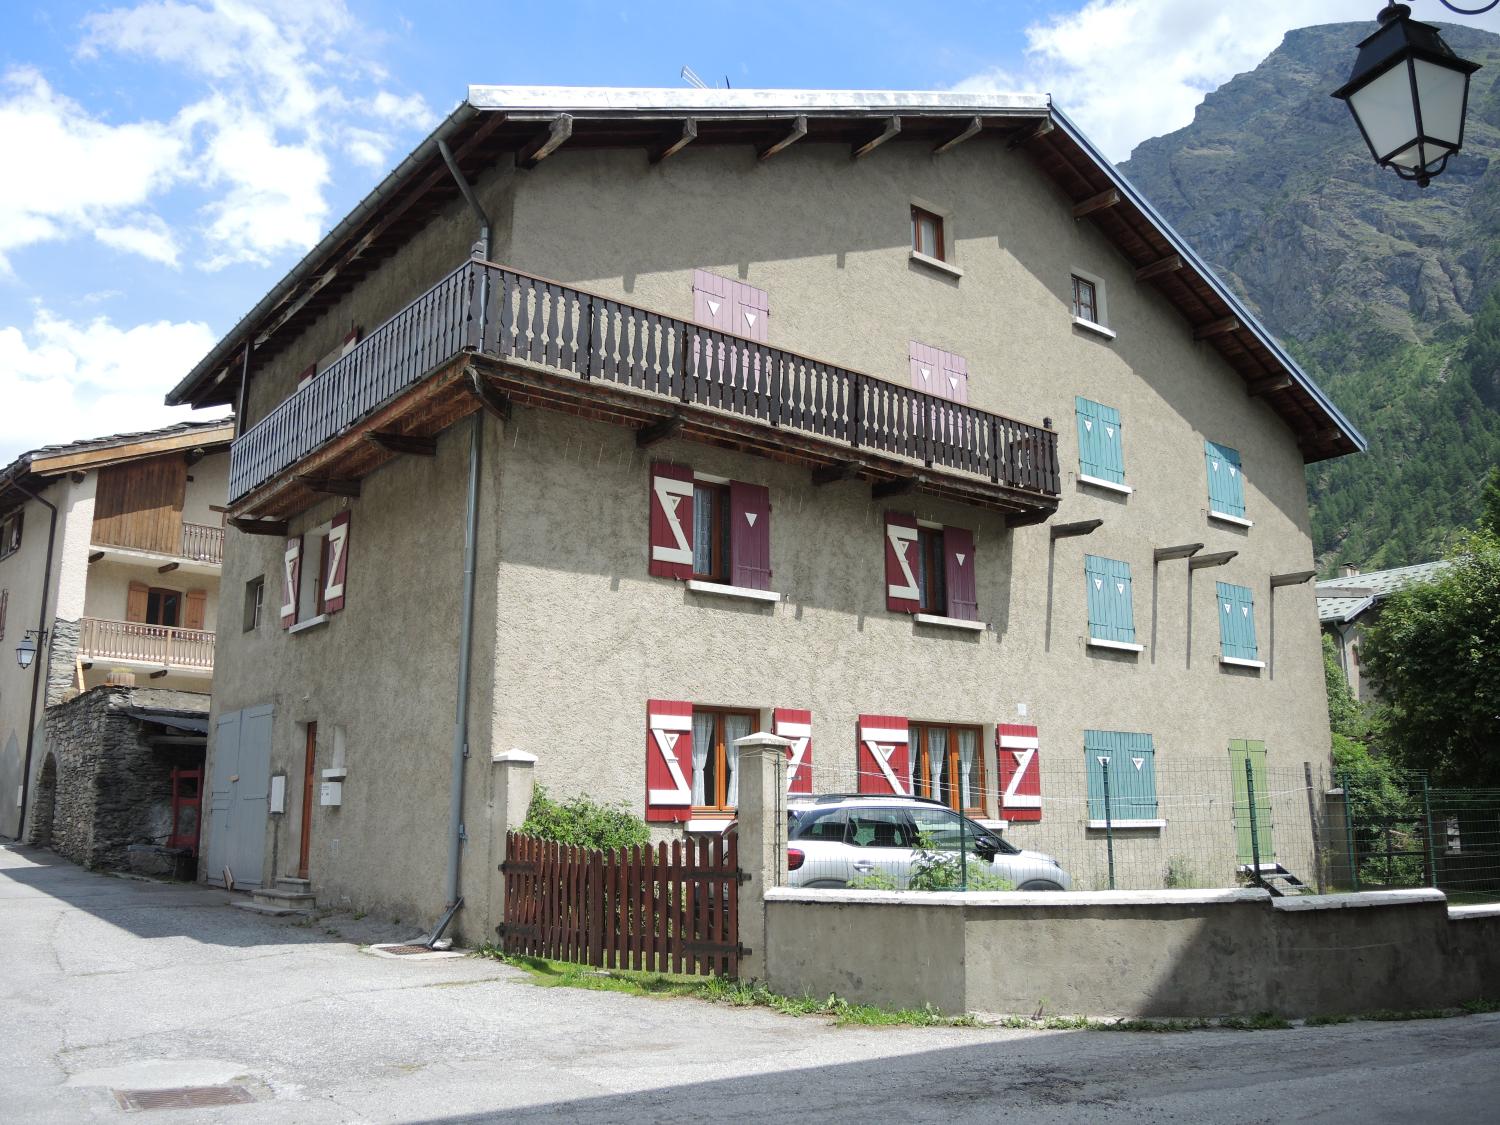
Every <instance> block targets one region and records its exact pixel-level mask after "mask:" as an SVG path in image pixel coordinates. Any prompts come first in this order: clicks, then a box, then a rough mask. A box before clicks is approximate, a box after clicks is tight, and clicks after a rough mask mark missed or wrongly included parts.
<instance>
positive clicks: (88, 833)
mask: <svg viewBox="0 0 1500 1125" xmlns="http://www.w3.org/2000/svg"><path fill="white" fill-rule="evenodd" d="M208 704H209V697H208V696H206V695H200V694H197V693H194V692H181V691H162V690H153V689H150V688H120V687H99V688H95V689H94V690H92V691H88V692H85V693H84V694H82V695H80V696H78V697H77V698H75V699H71V700H69V701H68V702H66V703H60V704H57V705H56V706H53V707H49V708H48V710H47V718H46V730H47V746H48V749H49V753H51V754H52V755H53V756H55V758H56V761H57V785H56V798H55V806H54V810H53V814H52V816H51V818H50V823H51V839H50V844H51V847H52V848H53V850H54V851H57V852H58V853H59V854H61V855H64V856H66V857H67V858H69V859H71V860H73V861H74V862H75V863H80V864H83V865H84V866H86V867H121V868H123V867H126V866H127V865H128V848H129V847H130V845H131V844H143V843H164V842H165V840H166V837H167V835H168V833H169V831H170V825H171V774H172V770H173V768H174V767H176V766H179V765H186V764H189V763H187V762H185V761H184V760H183V757H184V755H183V752H182V751H179V750H174V749H157V748H154V747H153V746H152V745H151V744H150V743H149V742H148V741H147V738H146V731H145V729H144V726H143V723H142V722H141V721H140V720H138V719H135V718H132V717H131V716H130V714H129V713H128V712H129V710H130V709H131V708H153V709H162V710H172V711H189V712H196V713H202V714H204V715H206V714H207V712H208ZM186 754H187V755H188V756H194V755H196V758H197V760H198V761H201V759H202V751H201V750H196V751H194V750H191V749H189V750H188V751H186ZM46 797H47V794H46V793H45V791H44V790H41V789H39V791H38V796H37V799H38V800H45V799H46ZM33 809H34V812H33V817H35V822H36V823H39V824H40V823H45V822H47V820H48V818H47V817H46V815H45V810H37V809H36V806H35V805H33ZM38 814H40V815H38ZM37 842H38V843H42V842H44V841H41V840H38V841H37Z"/></svg>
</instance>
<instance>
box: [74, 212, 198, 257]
mask: <svg viewBox="0 0 1500 1125" xmlns="http://www.w3.org/2000/svg"><path fill="white" fill-rule="evenodd" d="M94 237H95V238H97V239H98V240H99V241H100V242H102V243H104V244H105V245H106V246H113V247H114V248H115V249H116V250H125V251H128V252H130V253H132V254H139V255H140V256H141V257H143V258H149V259H150V260H151V261H153V262H160V263H161V264H162V265H164V266H173V267H175V266H176V265H177V256H178V254H179V253H180V251H181V248H180V247H179V246H178V245H177V236H176V235H174V234H173V233H172V229H171V228H170V227H168V226H167V224H166V223H165V222H163V221H162V218H161V216H160V215H150V214H146V215H135V216H132V217H130V219H129V220H128V221H127V222H126V223H125V224H123V225H121V226H113V227H98V228H96V229H95V231H94Z"/></svg>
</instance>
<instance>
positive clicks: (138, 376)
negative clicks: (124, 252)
mask: <svg viewBox="0 0 1500 1125" xmlns="http://www.w3.org/2000/svg"><path fill="white" fill-rule="evenodd" d="M214 340H215V336H214V333H213V332H212V330H210V329H209V327H208V325H206V324H201V323H198V322H196V321H189V322H185V323H172V322H170V321H155V322H153V323H148V324H138V325H136V326H134V327H132V328H128V329H122V328H120V327H118V326H117V325H115V324H113V323H111V322H110V321H109V320H108V319H107V318H105V317H98V318H96V319H94V320H90V321H88V322H86V323H75V322H73V321H71V320H65V319H61V318H59V317H57V316H55V315H53V314H52V313H51V312H49V311H48V310H46V309H38V310H37V312H36V314H35V316H34V318H33V321H32V324H31V326H30V329H29V330H23V329H22V328H18V327H15V326H8V327H5V328H0V402H3V403H5V409H4V410H0V464H6V463H8V462H9V461H10V460H11V459H13V458H14V457H15V456H16V455H17V454H19V453H22V452H24V451H26V450H28V449H35V448H36V447H37V446H40V445H47V444H51V443H53V442H65V441H77V440H80V439H82V438H88V437H99V436H103V435H105V434H115V433H124V432H128V431H132V430H142V429H151V428H153V427H156V426H165V425H170V424H171V423H173V422H182V421H187V420H189V419H191V418H209V417H213V416H214V415H213V414H212V413H211V412H206V411H198V412H188V411H186V410H184V409H183V408H181V407H167V406H163V405H162V395H163V393H164V390H165V388H166V387H169V386H171V384H172V383H173V382H174V381H175V380H176V379H178V378H179V377H180V376H181V375H182V374H183V373H184V372H186V371H188V370H189V369H191V367H192V366H193V364H195V363H197V362H198V360H200V359H202V358H203V356H204V355H205V354H206V353H207V352H208V350H209V348H210V347H212V346H213V343H214Z"/></svg>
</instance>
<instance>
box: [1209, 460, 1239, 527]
mask: <svg viewBox="0 0 1500 1125" xmlns="http://www.w3.org/2000/svg"><path fill="white" fill-rule="evenodd" d="M1203 458H1204V461H1205V462H1206V463H1207V466H1208V510H1209V511H1211V512H1221V513H1223V514H1224V515H1226V516H1238V517H1239V518H1240V519H1244V518H1245V474H1244V471H1243V470H1242V469H1241V468H1240V454H1239V450H1237V449H1230V448H1229V446H1227V445H1218V444H1216V443H1214V442H1211V441H1205V442H1204V443H1203Z"/></svg>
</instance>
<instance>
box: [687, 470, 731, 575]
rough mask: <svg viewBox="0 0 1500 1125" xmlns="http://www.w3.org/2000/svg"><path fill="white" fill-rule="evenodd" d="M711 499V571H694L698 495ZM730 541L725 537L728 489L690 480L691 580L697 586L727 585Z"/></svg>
mask: <svg viewBox="0 0 1500 1125" xmlns="http://www.w3.org/2000/svg"><path fill="white" fill-rule="evenodd" d="M699 492H704V493H708V494H710V495H712V496H713V497H714V501H713V504H712V505H711V506H710V509H709V516H710V529H709V540H708V550H709V565H710V567H711V568H712V569H710V570H708V571H700V570H699V569H698V542H697V539H698V493H699ZM730 543H731V539H730V534H729V485H728V484H726V483H724V482H722V481H717V480H708V479H706V478H703V477H696V476H695V477H694V478H693V578H694V579H695V580H697V581H699V582H719V583H723V584H726V585H727V584H728V583H729V581H730V578H731V577H732V576H733V574H734V560H733V557H732V548H731V546H730Z"/></svg>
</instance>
